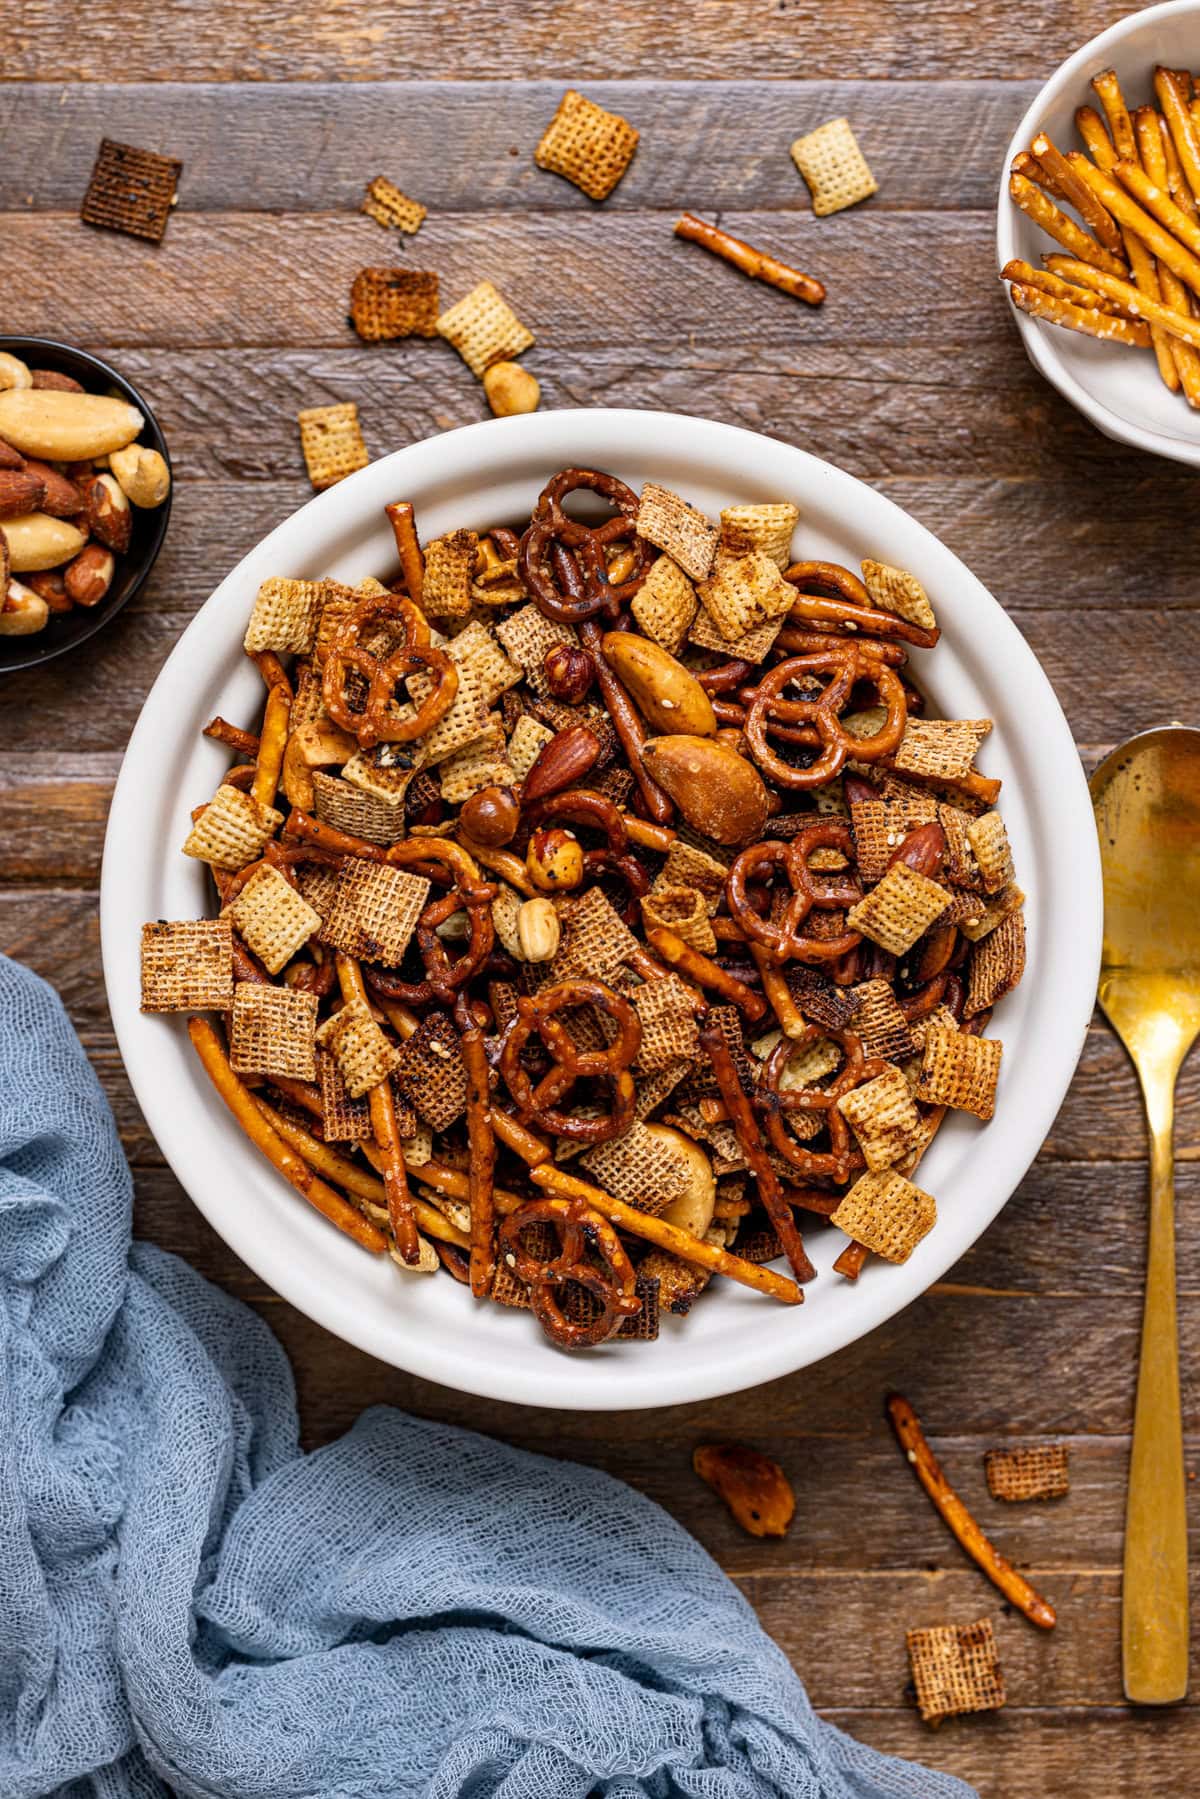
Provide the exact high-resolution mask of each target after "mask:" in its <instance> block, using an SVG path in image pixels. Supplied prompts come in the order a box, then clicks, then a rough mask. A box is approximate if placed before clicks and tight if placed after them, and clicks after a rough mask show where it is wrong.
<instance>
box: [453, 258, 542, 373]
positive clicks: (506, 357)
mask: <svg viewBox="0 0 1200 1799" xmlns="http://www.w3.org/2000/svg"><path fill="white" fill-rule="evenodd" d="M437 330H438V335H439V336H440V337H444V338H445V339H446V342H447V343H450V344H453V345H454V348H455V349H456V350H457V351H458V353H459V355H460V356H461V357H462V359H463V361H464V362H465V363H466V365H467V367H468V368H469V369H470V371H471V373H472V374H473V375H477V376H478V377H479V379H480V380H481V381H482V379H483V376H484V371H485V370H487V369H489V368H490V367H491V366H492V364H493V363H494V362H511V361H512V360H513V358H514V357H516V356H519V355H520V354H521V352H522V351H523V350H527V349H528V348H529V346H530V345H531V344H532V343H533V341H534V337H533V332H532V331H530V330H528V329H527V328H526V326H524V325H523V324H522V323H521V321H520V319H519V318H518V317H517V315H516V313H515V312H514V311H513V310H512V307H511V306H510V305H509V304H508V302H507V301H506V300H505V299H504V297H503V296H502V295H501V294H499V293H498V292H497V291H496V289H495V288H494V287H493V286H492V284H491V282H490V281H481V282H480V283H479V285H478V287H473V288H472V289H471V292H470V293H469V294H467V295H466V297H465V298H464V299H462V300H459V302H458V303H457V305H455V306H452V307H451V308H450V310H449V312H444V313H443V314H442V316H441V318H440V319H439V320H438V322H437Z"/></svg>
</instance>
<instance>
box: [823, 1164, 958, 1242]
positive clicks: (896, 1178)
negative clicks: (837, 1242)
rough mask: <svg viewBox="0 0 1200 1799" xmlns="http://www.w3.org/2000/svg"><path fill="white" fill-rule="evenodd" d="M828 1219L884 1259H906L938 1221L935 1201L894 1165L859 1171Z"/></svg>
mask: <svg viewBox="0 0 1200 1799" xmlns="http://www.w3.org/2000/svg"><path fill="white" fill-rule="evenodd" d="M830 1222H831V1223H832V1224H836V1225H837V1227H838V1229H839V1230H841V1231H845V1233H846V1235H847V1236H848V1237H852V1238H853V1239H854V1241H855V1242H856V1243H861V1244H862V1245H863V1247H864V1249H869V1250H871V1251H872V1253H873V1254H875V1255H877V1256H881V1257H882V1258H883V1260H884V1261H885V1262H907V1260H908V1258H909V1256H910V1255H911V1254H912V1252H913V1250H914V1249H915V1248H916V1247H917V1244H918V1243H919V1242H920V1241H921V1239H922V1237H926V1236H928V1235H929V1232H930V1231H931V1230H932V1229H933V1227H934V1225H935V1224H936V1223H937V1205H936V1203H935V1201H934V1198H933V1195H932V1194H931V1193H925V1192H923V1191H922V1189H921V1188H920V1187H914V1186H913V1184H912V1182H911V1181H910V1180H906V1179H905V1177H904V1175H902V1174H897V1172H896V1170H895V1169H894V1168H887V1169H871V1170H869V1171H868V1173H866V1174H860V1175H859V1177H858V1179H857V1180H856V1181H855V1183H854V1185H853V1186H852V1187H851V1189H850V1191H849V1192H848V1193H847V1194H845V1196H844V1197H843V1198H842V1200H841V1201H840V1202H839V1204H838V1208H837V1210H836V1212H833V1213H832V1214H831V1216H830Z"/></svg>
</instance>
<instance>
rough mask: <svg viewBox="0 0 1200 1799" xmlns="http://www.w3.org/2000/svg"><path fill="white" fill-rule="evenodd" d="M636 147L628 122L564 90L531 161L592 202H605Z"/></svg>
mask: <svg viewBox="0 0 1200 1799" xmlns="http://www.w3.org/2000/svg"><path fill="white" fill-rule="evenodd" d="M637 141H638V134H637V132H636V130H635V129H634V127H633V126H632V125H631V124H630V123H629V121H628V119H623V118H622V117H621V115H620V113H615V112H608V111H606V109H605V108H604V107H603V106H597V105H596V103H595V101H594V100H588V99H586V98H585V97H584V95H583V94H578V93H576V92H575V90H574V89H573V88H568V90H567V92H566V93H565V94H564V95H563V97H562V99H561V100H560V101H559V103H558V111H557V112H556V113H555V115H554V117H553V118H552V119H551V121H550V123H549V125H547V127H546V130H545V131H544V133H543V134H542V141H541V143H540V144H539V145H538V147H537V149H536V150H535V151H534V153H533V160H534V161H535V162H536V163H537V165H538V167H539V168H540V169H548V170H549V171H550V173H551V174H552V175H563V176H565V178H566V179H567V180H568V181H571V182H573V183H574V184H575V186H576V187H577V188H579V189H580V191H581V192H582V193H585V194H586V195H587V196H588V198H589V199H590V200H607V198H608V196H609V194H611V193H612V191H613V189H614V187H616V185H617V183H618V181H619V180H620V179H621V177H622V175H623V174H624V173H625V171H626V169H627V168H628V167H629V164H630V162H631V161H632V160H633V153H634V151H635V150H636V149H637Z"/></svg>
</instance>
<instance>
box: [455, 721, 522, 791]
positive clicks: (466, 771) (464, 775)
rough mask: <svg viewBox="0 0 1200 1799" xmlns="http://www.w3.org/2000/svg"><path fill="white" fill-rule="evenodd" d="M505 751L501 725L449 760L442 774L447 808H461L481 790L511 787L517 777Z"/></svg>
mask: <svg viewBox="0 0 1200 1799" xmlns="http://www.w3.org/2000/svg"><path fill="white" fill-rule="evenodd" d="M504 749H505V746H504V727H503V726H502V725H501V724H499V723H497V724H496V726H495V727H494V729H489V730H488V731H487V732H486V733H485V734H484V735H483V736H482V737H479V738H477V739H476V741H475V742H474V743H472V744H470V745H469V746H468V747H467V748H466V749H465V750H459V751H458V753H457V755H454V756H448V757H447V758H446V760H445V761H444V762H443V763H442V765H441V767H440V768H439V770H438V775H439V778H440V781H441V788H442V798H443V799H444V800H445V801H446V803H447V805H450V806H461V805H462V804H463V803H464V801H466V800H469V799H470V797H471V795H472V794H473V793H478V792H479V790H480V788H481V787H511V786H512V785H513V783H514V781H515V780H516V775H515V774H514V773H513V769H512V764H511V763H510V762H509V760H508V758H507V756H506V755H505V753H504Z"/></svg>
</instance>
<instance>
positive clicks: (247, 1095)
mask: <svg viewBox="0 0 1200 1799" xmlns="http://www.w3.org/2000/svg"><path fill="white" fill-rule="evenodd" d="M188 1036H189V1037H190V1038H191V1040H192V1043H193V1044H194V1045H195V1049H196V1054H197V1055H198V1056H199V1057H200V1060H201V1062H202V1064H203V1066H204V1072H205V1073H206V1074H207V1076H208V1078H209V1080H210V1081H211V1082H212V1084H213V1086H214V1087H215V1088H216V1090H217V1092H218V1093H219V1094H220V1096H221V1098H222V1099H223V1100H224V1101H225V1104H226V1105H227V1106H228V1107H229V1110H230V1111H231V1112H232V1113H233V1116H234V1117H235V1118H236V1120H237V1122H238V1123H239V1124H240V1125H241V1127H242V1129H243V1130H244V1131H245V1133H246V1135H247V1137H249V1139H250V1141H251V1142H252V1143H253V1144H254V1146H255V1148H256V1149H260V1150H261V1151H262V1153H263V1155H264V1156H266V1158H267V1160H268V1161H269V1162H271V1163H273V1165H274V1166H275V1167H276V1168H277V1169H278V1170H279V1172H280V1174H282V1175H283V1176H284V1178H285V1179H286V1180H289V1181H290V1182H291V1184H292V1186H293V1187H294V1188H295V1189H296V1191H297V1193H300V1194H302V1195H303V1197H304V1198H305V1199H306V1200H307V1201H308V1203H309V1205H310V1206H314V1207H315V1208H316V1210H317V1211H318V1212H320V1213H321V1214H322V1216H323V1217H325V1218H328V1220H329V1222H330V1224H335V1225H336V1226H337V1228H338V1230H340V1231H342V1232H343V1233H344V1234H345V1235H346V1236H347V1237H352V1238H353V1239H354V1241H355V1242H356V1243H358V1244H360V1245H361V1246H362V1248H363V1249H369V1250H370V1251H371V1253H372V1255H381V1254H382V1252H383V1251H384V1250H385V1249H386V1248H387V1246H388V1245H387V1238H386V1237H385V1236H384V1234H383V1232H382V1231H381V1230H378V1229H377V1228H376V1227H375V1225H373V1224H372V1223H371V1222H370V1220H369V1219H366V1218H364V1217H363V1215H362V1213H361V1212H360V1211H358V1210H357V1208H356V1207H354V1206H352V1205H351V1204H350V1202H349V1200H347V1199H343V1198H342V1196H341V1194H340V1193H335V1192H334V1190H333V1188H332V1187H330V1186H327V1185H326V1183H325V1182H324V1181H323V1180H321V1179H319V1177H318V1176H317V1175H315V1174H314V1173H313V1171H312V1169H311V1168H310V1167H309V1166H308V1163H307V1162H306V1161H305V1160H304V1158H303V1157H302V1156H298V1155H297V1154H296V1153H295V1151H294V1150H293V1149H292V1148H291V1147H290V1145H288V1144H287V1143H285V1142H284V1140H283V1138H282V1137H281V1136H279V1134H278V1132H276V1131H275V1130H273V1129H272V1127H271V1126H270V1125H269V1124H268V1123H267V1121H266V1119H265V1118H264V1117H263V1115H262V1113H261V1112H260V1111H259V1109H258V1104H257V1102H256V1100H255V1099H254V1096H253V1095H252V1094H251V1092H250V1090H249V1088H248V1087H247V1086H246V1084H245V1082H244V1081H242V1080H239V1078H238V1076H237V1075H236V1074H235V1073H234V1072H233V1069H232V1068H231V1067H230V1064H229V1058H228V1056H227V1055H226V1054H225V1051H224V1050H223V1049H222V1047H221V1040H220V1038H219V1037H218V1036H217V1033H216V1031H215V1030H214V1029H213V1027H212V1025H211V1024H210V1023H209V1021H208V1019H207V1018H189V1019H188Z"/></svg>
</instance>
